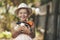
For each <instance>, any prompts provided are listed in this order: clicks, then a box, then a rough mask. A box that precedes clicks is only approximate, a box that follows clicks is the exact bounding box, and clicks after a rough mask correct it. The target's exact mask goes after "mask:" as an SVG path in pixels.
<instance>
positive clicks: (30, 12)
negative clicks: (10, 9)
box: [15, 7, 32, 16]
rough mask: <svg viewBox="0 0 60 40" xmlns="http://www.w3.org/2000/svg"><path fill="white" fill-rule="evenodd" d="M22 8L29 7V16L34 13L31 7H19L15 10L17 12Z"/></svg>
mask: <svg viewBox="0 0 60 40" xmlns="http://www.w3.org/2000/svg"><path fill="white" fill-rule="evenodd" d="M20 9H27V10H28V11H29V16H30V15H31V14H32V9H31V8H25V7H22V8H17V9H16V10H15V13H16V14H17V13H18V11H19V10H20Z"/></svg>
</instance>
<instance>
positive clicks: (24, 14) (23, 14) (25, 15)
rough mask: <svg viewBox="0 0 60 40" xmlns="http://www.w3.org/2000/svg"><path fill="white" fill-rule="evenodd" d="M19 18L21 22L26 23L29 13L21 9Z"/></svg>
mask: <svg viewBox="0 0 60 40" xmlns="http://www.w3.org/2000/svg"><path fill="white" fill-rule="evenodd" d="M18 17H19V18H20V20H21V21H25V20H26V19H27V18H28V12H27V10H26V9H20V10H19V12H18Z"/></svg>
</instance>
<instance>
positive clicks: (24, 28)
mask: <svg viewBox="0 0 60 40" xmlns="http://www.w3.org/2000/svg"><path fill="white" fill-rule="evenodd" d="M19 30H20V31H21V32H23V33H26V34H30V33H31V32H30V29H29V28H27V27H26V26H23V27H20V28H19Z"/></svg>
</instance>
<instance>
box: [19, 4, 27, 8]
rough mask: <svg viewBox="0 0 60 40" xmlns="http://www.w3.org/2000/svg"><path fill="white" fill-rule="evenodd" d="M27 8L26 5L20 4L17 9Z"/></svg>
mask: <svg viewBox="0 0 60 40" xmlns="http://www.w3.org/2000/svg"><path fill="white" fill-rule="evenodd" d="M23 7H24V8H28V5H27V4H25V3H21V4H20V5H19V6H18V8H23Z"/></svg>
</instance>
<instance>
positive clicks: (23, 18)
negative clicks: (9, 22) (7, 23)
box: [12, 3, 35, 40]
mask: <svg viewBox="0 0 60 40" xmlns="http://www.w3.org/2000/svg"><path fill="white" fill-rule="evenodd" d="M15 13H16V15H17V17H18V18H19V19H20V20H19V21H18V22H17V23H16V26H15V27H14V31H13V32H12V37H13V38H14V39H13V40H32V39H33V38H34V37H35V33H34V28H35V27H34V23H33V21H31V20H30V21H28V20H27V19H28V18H29V16H30V15H31V14H32V10H31V8H29V7H28V6H27V5H26V4H25V3H21V4H20V5H19V6H18V8H17V9H16V11H15Z"/></svg>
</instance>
